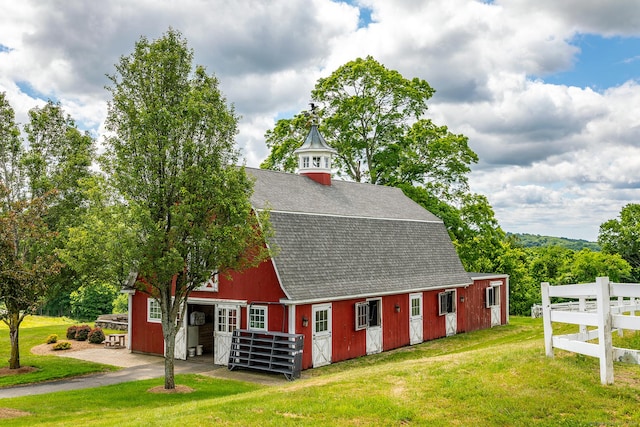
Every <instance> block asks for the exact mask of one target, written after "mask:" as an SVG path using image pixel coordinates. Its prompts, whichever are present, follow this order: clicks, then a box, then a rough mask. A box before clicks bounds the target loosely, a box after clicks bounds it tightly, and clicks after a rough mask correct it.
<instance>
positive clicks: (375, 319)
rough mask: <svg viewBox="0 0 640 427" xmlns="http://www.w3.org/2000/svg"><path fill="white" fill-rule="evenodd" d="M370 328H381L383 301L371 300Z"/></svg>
mask: <svg viewBox="0 0 640 427" xmlns="http://www.w3.org/2000/svg"><path fill="white" fill-rule="evenodd" d="M368 302H369V327H371V326H380V324H381V321H380V320H381V319H380V304H381V303H382V300H379V299H372V300H369V301H368Z"/></svg>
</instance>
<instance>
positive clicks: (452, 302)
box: [438, 289, 458, 337]
mask: <svg viewBox="0 0 640 427" xmlns="http://www.w3.org/2000/svg"><path fill="white" fill-rule="evenodd" d="M456 301H457V294H456V290H455V289H448V290H446V291H443V292H440V293H439V294H438V313H439V314H440V316H444V319H445V320H444V328H445V334H446V336H448V337H450V336H451V335H455V334H456V332H457V331H458V313H457V310H456V306H457V303H456Z"/></svg>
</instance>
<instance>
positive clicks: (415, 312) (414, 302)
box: [411, 295, 422, 317]
mask: <svg viewBox="0 0 640 427" xmlns="http://www.w3.org/2000/svg"><path fill="white" fill-rule="evenodd" d="M420 300H421V296H420V295H418V296H412V297H411V317H417V316H422V312H421V310H420V309H421V308H422V307H420V305H421V304H420Z"/></svg>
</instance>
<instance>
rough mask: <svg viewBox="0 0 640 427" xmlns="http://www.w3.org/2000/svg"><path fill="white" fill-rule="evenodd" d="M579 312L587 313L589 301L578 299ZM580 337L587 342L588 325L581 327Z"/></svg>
mask: <svg viewBox="0 0 640 427" xmlns="http://www.w3.org/2000/svg"><path fill="white" fill-rule="evenodd" d="M578 311H581V312H585V311H587V299H586V298H585V297H580V298H579V299H578ZM579 332H580V335H581V336H582V337H584V339H585V341H586V338H587V325H580V330H579Z"/></svg>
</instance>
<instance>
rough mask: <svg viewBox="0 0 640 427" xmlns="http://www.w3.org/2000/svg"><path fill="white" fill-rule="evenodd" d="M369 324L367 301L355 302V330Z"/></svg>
mask: <svg viewBox="0 0 640 427" xmlns="http://www.w3.org/2000/svg"><path fill="white" fill-rule="evenodd" d="M368 325H369V303H368V302H366V301H363V302H357V303H356V331H359V330H361V329H365V328H366V327H367V326H368Z"/></svg>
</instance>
